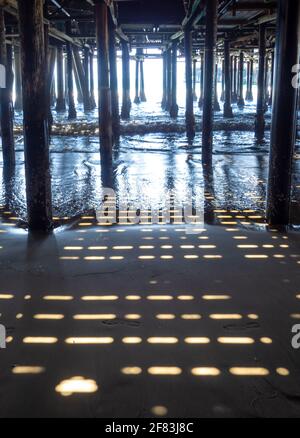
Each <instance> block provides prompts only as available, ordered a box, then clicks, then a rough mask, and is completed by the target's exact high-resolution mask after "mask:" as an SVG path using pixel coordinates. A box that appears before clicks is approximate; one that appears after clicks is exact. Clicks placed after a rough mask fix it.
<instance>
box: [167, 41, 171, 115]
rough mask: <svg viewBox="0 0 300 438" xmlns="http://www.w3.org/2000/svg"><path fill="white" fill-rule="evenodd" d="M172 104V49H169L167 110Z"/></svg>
mask: <svg viewBox="0 0 300 438" xmlns="http://www.w3.org/2000/svg"><path fill="white" fill-rule="evenodd" d="M171 104H172V50H171V49H170V48H169V49H168V50H167V98H166V111H170V109H171Z"/></svg>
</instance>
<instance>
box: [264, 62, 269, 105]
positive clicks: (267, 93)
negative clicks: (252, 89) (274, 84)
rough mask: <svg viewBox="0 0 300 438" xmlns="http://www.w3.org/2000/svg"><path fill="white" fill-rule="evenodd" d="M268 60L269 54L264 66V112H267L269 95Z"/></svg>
mask: <svg viewBox="0 0 300 438" xmlns="http://www.w3.org/2000/svg"><path fill="white" fill-rule="evenodd" d="M269 67H270V59H269V54H267V56H266V65H265V111H268V106H269V100H270V94H269V84H270V69H269Z"/></svg>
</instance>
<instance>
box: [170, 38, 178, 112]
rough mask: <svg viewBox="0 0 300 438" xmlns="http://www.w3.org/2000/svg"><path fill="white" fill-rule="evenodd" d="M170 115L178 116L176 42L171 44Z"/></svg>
mask: <svg viewBox="0 0 300 438" xmlns="http://www.w3.org/2000/svg"><path fill="white" fill-rule="evenodd" d="M170 116H171V117H172V118H174V119H176V118H177V116H178V105H177V42H176V41H174V42H173V44H172V102H171V108H170Z"/></svg>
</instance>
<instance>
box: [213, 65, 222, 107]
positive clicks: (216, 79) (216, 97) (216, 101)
mask: <svg viewBox="0 0 300 438" xmlns="http://www.w3.org/2000/svg"><path fill="white" fill-rule="evenodd" d="M214 111H215V112H219V111H221V107H220V104H219V100H218V64H216V70H215V83H214Z"/></svg>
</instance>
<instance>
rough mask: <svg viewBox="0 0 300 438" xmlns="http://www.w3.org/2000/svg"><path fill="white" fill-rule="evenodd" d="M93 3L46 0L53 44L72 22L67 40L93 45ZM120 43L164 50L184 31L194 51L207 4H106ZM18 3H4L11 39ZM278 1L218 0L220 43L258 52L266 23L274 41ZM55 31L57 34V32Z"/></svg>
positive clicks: (140, 0) (153, 0) (173, 0)
mask: <svg viewBox="0 0 300 438" xmlns="http://www.w3.org/2000/svg"><path fill="white" fill-rule="evenodd" d="M95 1H96V0H47V1H46V5H45V16H46V18H47V19H48V20H49V21H50V36H51V37H52V40H51V41H52V43H53V44H55V41H56V42H58V43H61V41H63V40H64V37H63V34H64V33H65V29H66V26H65V23H66V22H67V21H70V20H71V23H72V26H71V29H72V32H71V36H72V38H73V39H74V43H75V44H77V45H85V44H92V45H95V24H94V23H95V17H94V4H95ZM105 1H106V3H107V4H108V6H109V7H110V11H111V14H112V17H113V19H114V21H115V24H116V28H117V35H118V37H119V38H127V39H128V41H129V42H130V43H131V46H132V47H137V46H141V47H144V48H147V47H148V48H154V47H155V48H160V49H163V48H164V47H166V45H167V44H169V43H170V41H171V40H172V39H174V38H177V39H179V40H181V39H182V38H183V30H184V29H185V28H186V27H190V28H191V29H194V50H195V51H196V50H197V49H199V48H201V47H202V46H203V44H204V36H205V4H206V1H208V0H116V1H112V0H105ZM16 3H17V2H16V0H7V4H8V6H7V11H8V12H9V13H10V14H9V15H10V16H11V17H12V18H11V20H14V21H11V23H12V29H11V31H12V34H13V33H15V32H17V27H16V28H14V24H15V26H17V23H16V15H17V12H16ZM276 3H277V2H276V1H272V0H269V1H267V0H265V1H263V0H260V1H255V0H219V21H218V38H219V39H220V40H222V39H224V37H225V36H228V37H229V38H230V39H231V41H232V43H233V44H235V45H236V47H237V48H238V47H239V45H240V46H243V45H245V43H246V44H247V46H248V47H249V48H251V47H252V46H253V47H255V46H257V36H258V25H259V24H261V23H266V26H267V27H268V29H269V30H270V42H271V39H272V38H274V34H275V32H274V29H275V20H276ZM57 31H59V33H58V32H57Z"/></svg>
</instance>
